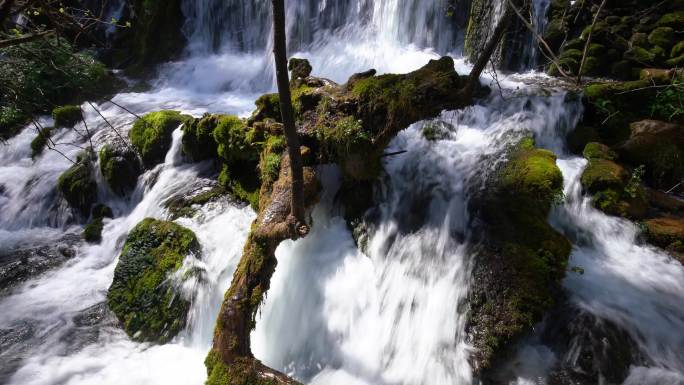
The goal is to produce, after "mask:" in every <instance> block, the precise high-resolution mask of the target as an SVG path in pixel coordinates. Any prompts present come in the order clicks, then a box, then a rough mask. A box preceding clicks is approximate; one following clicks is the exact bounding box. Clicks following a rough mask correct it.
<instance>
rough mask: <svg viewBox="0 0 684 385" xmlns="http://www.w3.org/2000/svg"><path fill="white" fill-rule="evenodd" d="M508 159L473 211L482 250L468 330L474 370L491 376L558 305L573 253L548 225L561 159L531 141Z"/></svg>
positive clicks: (478, 251)
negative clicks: (515, 345) (516, 344)
mask: <svg viewBox="0 0 684 385" xmlns="http://www.w3.org/2000/svg"><path fill="white" fill-rule="evenodd" d="M508 159H509V161H508V162H507V163H506V164H505V165H504V166H502V168H501V169H500V170H499V171H498V172H496V173H495V174H494V175H493V176H492V178H491V181H490V182H489V183H488V186H487V188H486V190H484V191H479V192H477V193H476V195H475V197H473V198H472V199H471V202H470V204H469V210H470V212H471V213H472V215H473V216H474V217H475V218H476V221H475V223H474V224H475V225H476V226H477V228H478V231H477V232H476V234H478V237H477V241H478V242H479V243H478V246H476V247H475V250H474V253H475V255H477V257H476V259H475V261H474V267H473V277H474V279H473V287H472V288H471V293H470V298H469V299H470V309H471V311H470V317H469V318H470V319H469V324H468V326H467V330H468V332H469V334H470V336H471V339H472V344H473V345H474V346H475V347H476V348H477V352H476V353H474V354H473V358H472V359H473V364H474V367H475V371H476V372H484V375H485V376H487V372H486V371H487V370H488V369H490V368H491V367H492V365H494V362H495V361H497V360H499V359H501V357H502V355H505V354H506V351H507V349H508V347H509V346H511V344H512V343H513V342H514V341H515V340H516V339H517V338H518V337H520V336H521V335H523V334H524V333H526V332H527V331H528V330H529V328H531V327H532V325H534V324H535V323H536V322H539V321H540V320H541V318H542V315H543V314H544V312H545V311H546V310H548V309H550V308H551V307H552V306H553V305H554V303H555V301H556V299H557V297H558V296H559V293H560V280H561V279H562V278H563V276H564V275H565V270H566V267H567V259H568V256H569V255H570V248H571V245H570V242H569V241H568V240H567V239H566V238H565V237H564V236H563V235H561V234H560V233H558V232H557V231H556V230H555V229H553V228H552V227H551V226H550V225H549V224H548V222H547V216H548V213H549V211H550V209H551V205H552V204H553V202H555V201H556V200H557V199H559V198H560V197H561V195H562V184H563V177H562V174H561V172H560V170H559V169H558V167H557V166H556V163H555V159H556V157H555V155H554V154H553V153H551V152H549V151H547V150H541V149H537V148H535V147H534V142H533V141H532V140H531V139H529V138H526V139H523V140H522V141H521V142H520V143H519V144H518V145H517V146H515V147H514V148H512V149H511V150H510V154H509V156H508Z"/></svg>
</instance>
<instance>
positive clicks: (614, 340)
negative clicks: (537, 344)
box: [541, 305, 645, 385]
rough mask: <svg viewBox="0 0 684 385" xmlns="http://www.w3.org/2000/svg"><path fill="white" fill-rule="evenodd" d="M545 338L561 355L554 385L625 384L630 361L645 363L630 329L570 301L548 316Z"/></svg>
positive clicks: (552, 376) (551, 379)
mask: <svg viewBox="0 0 684 385" xmlns="http://www.w3.org/2000/svg"><path fill="white" fill-rule="evenodd" d="M541 339H542V341H543V342H544V343H545V344H547V345H548V346H551V347H552V349H553V350H554V351H555V352H556V354H557V356H558V357H559V362H558V364H557V365H556V367H555V368H553V369H552V371H551V373H550V375H549V380H548V382H549V384H553V385H565V384H568V385H569V384H575V385H585V384H586V385H589V384H598V383H601V381H605V382H606V383H608V384H621V383H622V382H623V381H624V380H625V379H626V378H627V376H628V374H629V368H630V365H643V364H645V360H644V358H643V357H642V356H641V354H640V353H639V348H638V345H637V344H636V343H635V342H634V339H632V337H631V336H630V335H629V333H627V332H626V331H625V330H623V329H621V328H620V327H619V326H618V325H617V324H615V323H613V322H611V321H608V320H605V319H601V318H597V317H595V316H593V315H591V314H588V313H586V312H583V311H581V310H578V309H576V308H574V307H569V308H568V306H567V305H566V307H565V308H562V309H558V310H556V311H554V312H552V313H551V314H550V316H549V317H547V319H546V320H545V325H544V327H543V330H542V331H541Z"/></svg>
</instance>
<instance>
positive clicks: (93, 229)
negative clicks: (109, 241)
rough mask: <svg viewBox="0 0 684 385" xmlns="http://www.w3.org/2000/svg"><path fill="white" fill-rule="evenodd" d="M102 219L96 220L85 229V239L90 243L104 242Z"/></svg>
mask: <svg viewBox="0 0 684 385" xmlns="http://www.w3.org/2000/svg"><path fill="white" fill-rule="evenodd" d="M103 226H104V225H103V223H102V218H95V219H93V220H92V222H90V223H88V224H87V225H86V227H85V228H84V229H83V238H84V239H85V240H86V241H87V242H89V243H98V242H100V241H101V240H102V227H103Z"/></svg>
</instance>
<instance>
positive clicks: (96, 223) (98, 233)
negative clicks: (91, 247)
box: [83, 203, 112, 243]
mask: <svg viewBox="0 0 684 385" xmlns="http://www.w3.org/2000/svg"><path fill="white" fill-rule="evenodd" d="M111 217H112V209H111V208H110V207H109V206H106V205H104V204H102V203H98V204H96V205H95V206H93V209H92V218H93V219H92V220H91V221H90V223H88V224H87V225H86V226H85V228H83V239H85V240H86V242H89V243H98V242H100V241H101V240H102V228H103V227H104V223H103V220H104V218H111Z"/></svg>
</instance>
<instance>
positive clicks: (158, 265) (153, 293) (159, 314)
mask: <svg viewBox="0 0 684 385" xmlns="http://www.w3.org/2000/svg"><path fill="white" fill-rule="evenodd" d="M190 254H192V255H195V256H199V255H200V246H199V242H198V241H197V238H196V237H195V234H194V233H193V232H192V231H191V230H189V229H187V228H185V227H183V226H181V225H178V224H176V223H174V222H167V221H160V220H156V219H152V218H146V219H144V220H143V221H141V222H140V223H138V225H136V226H135V228H133V230H131V232H130V233H129V234H128V237H127V238H126V243H125V244H124V247H123V250H122V252H121V256H120V257H119V263H118V264H117V266H116V269H115V270H114V280H113V282H112V285H111V286H110V288H109V291H108V293H107V304H108V305H109V308H110V309H111V310H112V311H113V312H114V314H116V316H117V318H118V319H119V321H120V322H121V323H122V325H123V328H124V330H125V331H126V333H127V334H128V335H129V336H130V337H131V338H132V339H134V340H136V341H150V342H156V343H166V342H168V341H169V340H170V339H172V338H173V337H174V336H175V335H176V334H178V332H179V331H181V330H182V329H183V328H184V327H185V322H186V319H187V313H188V309H189V308H190V301H189V300H188V299H187V298H186V296H185V295H184V294H183V293H182V291H181V289H180V286H179V285H180V282H182V280H181V279H180V278H179V277H176V278H172V276H173V275H174V274H175V273H176V272H178V270H179V269H180V268H181V266H182V265H183V261H184V259H185V258H186V256H188V255H190Z"/></svg>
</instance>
